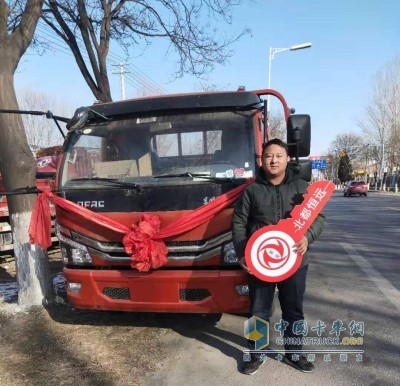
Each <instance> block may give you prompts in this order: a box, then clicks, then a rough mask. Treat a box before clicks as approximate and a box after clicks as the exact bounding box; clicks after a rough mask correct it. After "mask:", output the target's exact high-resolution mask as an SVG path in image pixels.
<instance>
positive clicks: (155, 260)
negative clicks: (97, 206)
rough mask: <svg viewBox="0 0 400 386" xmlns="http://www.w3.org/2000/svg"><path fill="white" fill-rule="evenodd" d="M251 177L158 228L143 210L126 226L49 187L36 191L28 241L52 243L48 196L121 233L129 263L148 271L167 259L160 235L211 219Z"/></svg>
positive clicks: (173, 233) (156, 219) (174, 233)
mask: <svg viewBox="0 0 400 386" xmlns="http://www.w3.org/2000/svg"><path fill="white" fill-rule="evenodd" d="M253 181H254V179H249V180H248V181H247V182H246V184H243V185H241V186H238V187H237V188H235V189H232V190H231V191H229V192H228V193H225V194H223V195H221V196H219V197H218V198H216V199H215V200H213V201H211V202H209V203H208V204H206V205H203V206H201V207H200V208H197V209H195V210H193V211H192V212H190V213H189V214H187V215H186V216H184V217H182V218H180V219H179V220H177V221H175V222H174V223H172V224H170V225H169V226H167V227H166V228H164V229H163V230H160V225H161V222H160V219H159V217H158V216H157V215H154V214H143V217H142V220H141V221H139V223H138V224H137V225H136V224H133V225H132V229H129V228H128V227H126V226H125V225H123V224H120V223H118V222H117V221H115V220H112V219H110V218H108V217H106V216H104V215H102V214H100V213H96V212H93V211H91V210H89V209H87V208H84V207H82V206H80V205H78V204H76V203H74V202H72V201H68V200H65V199H64V198H62V197H59V196H56V195H54V194H53V193H51V192H49V191H43V192H42V193H40V194H39V196H38V198H37V200H36V202H35V205H34V207H33V209H32V217H31V223H30V225H29V238H30V242H31V244H38V245H39V246H40V247H41V248H42V249H46V248H48V247H50V246H51V235H50V230H51V218H50V209H49V199H51V200H52V201H53V203H54V204H56V205H58V206H59V207H61V208H63V209H64V210H66V211H69V212H73V213H75V214H77V215H79V216H81V217H83V218H84V219H85V220H89V221H92V222H94V223H96V224H99V225H102V226H104V227H106V228H108V229H111V230H113V231H115V232H118V233H121V234H123V235H124V237H123V239H122V243H123V244H124V247H125V251H126V253H128V254H130V255H131V266H132V267H133V268H136V269H137V270H138V271H141V272H142V271H144V272H147V271H149V270H150V269H156V268H159V267H161V266H163V265H165V264H166V263H167V262H168V261H167V253H168V249H167V247H166V246H165V243H164V241H163V239H165V238H168V237H172V236H177V235H179V234H181V233H183V232H188V231H190V230H192V229H194V228H196V227H197V226H199V225H201V224H204V223H205V222H206V221H208V220H210V219H211V218H212V217H213V216H215V215H216V214H217V213H218V212H220V211H221V210H223V209H225V208H227V207H228V206H229V205H231V204H232V203H233V202H235V201H236V200H237V199H238V198H239V197H240V195H241V193H242V192H243V190H244V189H245V188H246V187H247V185H249V184H250V183H252V182H253Z"/></svg>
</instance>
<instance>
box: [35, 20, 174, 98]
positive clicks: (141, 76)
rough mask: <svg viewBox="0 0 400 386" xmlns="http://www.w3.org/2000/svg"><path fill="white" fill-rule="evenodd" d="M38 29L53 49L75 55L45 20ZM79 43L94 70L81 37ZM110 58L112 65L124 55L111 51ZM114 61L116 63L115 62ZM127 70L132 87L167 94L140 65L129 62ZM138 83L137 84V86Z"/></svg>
mask: <svg viewBox="0 0 400 386" xmlns="http://www.w3.org/2000/svg"><path fill="white" fill-rule="evenodd" d="M37 30H38V31H39V32H40V33H39V34H38V35H39V36H40V37H41V38H42V39H43V40H45V41H46V42H47V43H48V44H49V45H50V46H51V48H52V49H53V50H55V51H59V52H61V53H63V54H67V55H70V56H72V57H74V55H73V54H72V53H71V51H70V49H69V47H68V45H67V44H66V43H65V41H64V40H63V39H62V38H61V37H60V36H58V35H57V34H56V32H55V31H54V30H53V29H52V28H51V27H50V26H48V25H47V24H44V22H42V21H41V22H39V24H38V26H37ZM76 42H77V45H78V48H79V49H80V52H81V55H82V58H83V59H84V61H85V63H86V65H87V67H88V69H90V70H92V67H91V66H90V65H88V64H89V63H90V61H89V55H88V53H87V51H86V47H85V45H84V44H83V43H82V41H81V39H80V38H79V37H77V41H76ZM108 55H109V58H107V60H106V62H107V63H108V64H110V65H111V66H114V65H115V64H118V63H120V62H121V59H122V57H121V56H119V55H117V54H115V53H112V52H109V54H108ZM113 58H116V59H120V60H119V62H117V61H116V60H115V59H113ZM113 62H114V63H113ZM126 68H127V71H129V72H131V73H132V75H129V76H128V75H127V76H126V80H127V83H128V84H130V85H131V86H132V87H140V88H142V89H144V90H145V91H146V90H147V91H148V92H149V93H151V94H165V93H167V90H166V89H165V88H163V87H162V86H161V85H159V84H158V83H157V82H155V81H153V80H152V79H151V78H150V77H149V76H148V75H146V74H145V73H144V72H143V71H141V70H140V69H139V68H138V67H136V66H134V65H132V64H127V65H126ZM135 85H136V86H135Z"/></svg>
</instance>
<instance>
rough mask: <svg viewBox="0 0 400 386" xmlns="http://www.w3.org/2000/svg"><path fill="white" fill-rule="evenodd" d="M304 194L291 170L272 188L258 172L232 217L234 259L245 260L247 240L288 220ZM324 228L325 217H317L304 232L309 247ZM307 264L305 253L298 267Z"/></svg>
mask: <svg viewBox="0 0 400 386" xmlns="http://www.w3.org/2000/svg"><path fill="white" fill-rule="evenodd" d="M306 190H307V182H306V181H304V180H301V179H299V177H298V172H297V170H296V169H295V168H293V167H290V166H289V167H288V168H287V169H286V176H285V179H284V181H283V182H282V183H281V184H280V185H272V184H271V183H270V182H269V181H268V180H267V178H266V175H265V172H264V170H263V169H262V168H260V170H259V173H258V175H257V178H256V181H255V182H254V183H253V184H251V185H249V186H248V187H247V188H246V190H245V191H244V192H243V195H242V197H241V198H240V199H239V201H238V202H237V204H236V207H235V210H234V213H233V218H232V236H233V244H234V246H235V250H236V254H237V256H238V257H239V258H240V257H243V256H244V251H245V248H246V243H247V240H248V239H249V238H250V236H251V235H252V234H253V233H254V232H255V231H257V230H258V229H260V228H262V227H264V226H266V225H274V224H276V223H277V222H278V221H279V220H281V219H284V218H288V217H290V212H291V211H292V209H293V207H294V206H295V205H297V204H300V203H301V202H302V201H303V194H304V193H305V192H306ZM324 224H325V216H324V215H323V214H322V213H320V214H319V215H318V216H317V217H316V219H315V220H314V222H313V223H312V225H311V227H310V228H309V229H308V231H307V232H306V235H305V236H306V237H307V240H308V244H311V243H312V242H313V241H314V240H315V239H316V238H317V237H318V236H319V235H320V234H321V232H322V229H323V228H324ZM308 260H309V257H308V253H305V254H304V255H303V261H302V263H301V267H303V266H305V265H306V264H308Z"/></svg>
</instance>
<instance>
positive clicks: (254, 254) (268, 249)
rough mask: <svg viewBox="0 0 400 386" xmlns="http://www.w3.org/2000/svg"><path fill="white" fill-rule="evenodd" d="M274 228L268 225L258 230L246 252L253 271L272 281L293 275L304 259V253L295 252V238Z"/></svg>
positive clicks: (260, 277)
mask: <svg viewBox="0 0 400 386" xmlns="http://www.w3.org/2000/svg"><path fill="white" fill-rule="evenodd" d="M274 228H275V227H274V226H266V227H263V228H261V229H259V230H258V231H256V232H255V233H254V234H253V235H252V236H251V237H250V239H249V241H248V243H247V246H246V252H245V258H246V265H247V267H248V268H249V270H250V271H251V273H252V274H253V275H254V276H256V277H258V278H259V279H260V280H263V281H266V282H270V283H276V282H279V281H282V280H285V279H287V278H288V277H290V276H292V275H293V274H294V273H295V272H296V271H297V269H298V268H299V266H300V264H301V261H302V255H301V254H297V253H295V252H293V246H294V244H295V241H294V240H293V238H292V237H291V236H290V235H288V234H287V233H285V232H282V231H281V230H277V229H276V228H275V229H274Z"/></svg>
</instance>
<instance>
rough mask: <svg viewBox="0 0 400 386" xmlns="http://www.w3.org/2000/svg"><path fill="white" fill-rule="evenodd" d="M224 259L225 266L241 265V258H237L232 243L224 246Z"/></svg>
mask: <svg viewBox="0 0 400 386" xmlns="http://www.w3.org/2000/svg"><path fill="white" fill-rule="evenodd" d="M222 258H223V262H224V263H225V264H239V258H238V257H237V256H236V251H235V248H234V247H233V242H232V241H231V242H229V243H226V244H224V245H223V246H222Z"/></svg>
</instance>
